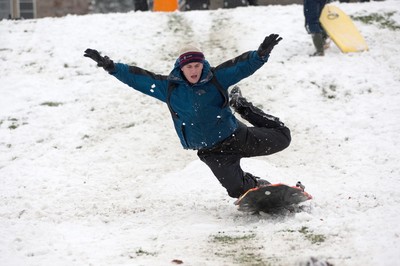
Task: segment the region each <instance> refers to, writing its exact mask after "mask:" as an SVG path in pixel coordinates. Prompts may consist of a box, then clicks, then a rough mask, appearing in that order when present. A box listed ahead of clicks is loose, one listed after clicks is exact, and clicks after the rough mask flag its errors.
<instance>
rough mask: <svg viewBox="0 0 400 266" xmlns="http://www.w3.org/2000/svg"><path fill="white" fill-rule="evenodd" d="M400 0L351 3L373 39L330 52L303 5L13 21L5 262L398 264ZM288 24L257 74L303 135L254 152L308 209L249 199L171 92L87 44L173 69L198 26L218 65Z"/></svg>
mask: <svg viewBox="0 0 400 266" xmlns="http://www.w3.org/2000/svg"><path fill="white" fill-rule="evenodd" d="M399 3H400V2H398V1H395V0H388V1H384V2H369V3H351V4H344V3H342V4H340V3H337V2H336V3H335V4H336V5H338V6H340V7H341V8H342V9H343V10H344V11H345V12H346V13H348V14H349V15H351V16H352V17H353V18H354V21H355V23H356V25H357V26H358V28H359V29H360V31H361V32H362V34H363V35H364V37H365V39H366V41H367V43H368V45H369V47H370V50H369V51H368V52H364V53H353V54H342V53H340V51H339V50H338V49H337V48H336V47H335V45H334V44H333V43H332V44H331V47H330V48H329V49H328V50H327V51H326V56H325V57H310V56H309V54H311V53H312V52H313V46H312V43H311V38H310V36H309V35H307V34H306V31H305V29H304V26H303V25H304V17H303V13H302V12H303V11H302V6H301V5H289V6H263V7H247V8H238V9H231V10H213V11H193V12H176V13H151V12H137V13H134V12H130V13H125V14H122V13H121V14H118V13H115V14H107V15H100V14H97V15H86V16H67V17H63V18H57V19H56V18H46V19H39V20H22V21H9V20H3V21H0V36H1V40H2V41H1V42H0V66H1V72H0V79H1V88H0V91H1V97H0V183H1V185H0V197H1V198H0V199H1V200H0V234H1V236H2V237H1V238H0V264H1V265H5V266H11V265H58V266H61V265H66V266H67V265H68V266H71V265H96V266H99V265H173V264H176V263H179V262H180V261H182V262H183V265H193V266H198V265H199V266H200V265H327V264H326V263H327V262H328V263H330V264H333V265H371V266H373V265H374V266H375V265H388V266H389V265H396V264H398V263H399V260H400V254H399V252H398V250H399V248H400V229H399V226H398V224H399V222H400V214H399V212H398V209H399V206H400V194H399V193H398V192H397V188H398V187H399V186H400V162H399V158H400V152H399V150H400V140H399V132H400V105H399V103H400V91H399V88H400V64H399V62H400V46H399V43H400V30H399V28H400V12H399V10H400V9H399V6H400V4H399ZM270 33H278V34H280V35H281V36H282V37H283V41H282V42H281V43H280V44H279V45H278V46H277V47H276V48H275V49H274V50H273V52H272V55H271V57H270V59H269V62H268V63H267V64H266V65H265V66H264V67H263V68H262V69H261V70H259V71H258V72H256V73H255V74H254V75H253V76H251V77H249V78H247V79H245V80H243V81H241V82H240V84H239V85H240V87H241V88H242V91H243V93H244V94H245V96H246V97H248V99H250V100H251V101H253V102H254V103H256V104H257V106H259V107H261V108H263V109H264V110H265V111H267V112H269V113H271V114H273V115H276V116H278V117H280V118H281V119H282V120H283V121H284V122H285V124H286V125H288V127H289V128H290V129H291V131H292V144H291V146H290V147H289V148H288V149H286V150H285V151H283V152H281V153H278V154H275V155H271V156H268V157H259V158H252V159H247V160H243V161H242V163H243V167H244V168H245V170H248V171H250V172H252V173H254V174H256V175H259V176H261V177H262V178H265V179H267V180H269V181H271V182H274V183H276V182H283V183H287V184H295V183H296V182H297V181H298V180H301V181H302V183H303V184H305V185H306V189H307V191H308V192H310V193H311V194H312V195H313V196H314V199H313V200H312V201H308V202H306V203H304V205H303V206H302V209H303V210H302V211H301V212H297V213H281V214H262V215H261V216H254V215H249V214H245V213H241V212H238V211H237V210H236V207H235V206H234V205H233V202H234V199H231V198H229V197H228V196H227V194H226V192H225V191H224V189H223V188H222V187H221V186H220V185H219V183H218V181H217V180H216V178H215V177H214V176H213V175H212V173H211V172H210V170H209V169H208V168H207V167H206V166H205V165H204V164H203V163H202V162H200V161H199V159H198V158H197V156H196V152H194V151H185V150H183V149H182V148H181V146H180V143H179V140H178V138H177V137H176V135H175V132H174V130H173V125H172V122H171V118H170V115H169V112H168V109H167V107H166V106H165V105H164V104H163V103H161V102H159V101H157V100H155V99H152V98H150V97H147V96H144V95H142V94H140V93H138V92H136V91H134V90H133V89H131V88H129V87H127V86H125V85H124V84H122V83H120V82H118V81H117V80H116V79H115V78H113V77H111V76H109V75H108V74H107V73H105V72H104V71H103V70H102V69H99V68H97V67H96V66H95V64H94V63H93V62H92V61H91V60H89V59H87V58H84V57H83V52H84V50H85V49H86V48H93V49H98V50H99V51H102V53H103V54H106V55H108V56H110V57H111V58H112V59H113V60H115V61H118V62H124V63H128V64H134V65H138V66H140V67H143V68H145V69H148V70H150V71H153V72H156V73H160V74H167V73H169V71H170V70H171V69H172V67H173V64H174V61H175V59H176V57H177V53H178V47H179V46H180V45H182V44H184V43H185V42H188V41H190V40H194V41H196V42H198V43H199V44H200V45H201V46H202V47H203V50H204V53H205V55H206V58H207V59H208V60H209V61H210V63H211V64H212V65H217V64H219V63H222V62H224V61H226V60H228V59H230V58H232V57H234V56H236V55H239V54H240V53H243V52H245V51H248V50H254V49H257V47H258V45H259V44H260V42H261V41H262V40H263V39H264V37H265V36H266V35H268V34H270ZM311 257H313V258H315V260H316V261H319V264H318V262H315V263H312V262H311V259H310V258H311ZM174 260H175V262H174ZM307 263H308V264H307ZM324 263H325V264H324Z"/></svg>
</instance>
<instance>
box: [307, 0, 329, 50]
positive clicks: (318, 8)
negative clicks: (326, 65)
mask: <svg viewBox="0 0 400 266" xmlns="http://www.w3.org/2000/svg"><path fill="white" fill-rule="evenodd" d="M325 3H326V0H304V17H305V25H306V30H307V32H308V33H309V34H311V37H312V41H313V44H314V47H315V49H316V52H315V53H314V54H312V55H314V56H323V55H324V44H325V39H324V30H323V28H322V26H321V23H320V22H319V17H320V16H321V12H322V9H323V7H324V6H325Z"/></svg>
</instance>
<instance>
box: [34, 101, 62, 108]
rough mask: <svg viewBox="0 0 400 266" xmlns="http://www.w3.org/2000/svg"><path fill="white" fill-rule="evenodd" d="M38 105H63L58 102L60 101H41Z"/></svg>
mask: <svg viewBox="0 0 400 266" xmlns="http://www.w3.org/2000/svg"><path fill="white" fill-rule="evenodd" d="M40 105H42V106H50V107H57V106H60V105H63V103H60V102H43V103H41V104H40Z"/></svg>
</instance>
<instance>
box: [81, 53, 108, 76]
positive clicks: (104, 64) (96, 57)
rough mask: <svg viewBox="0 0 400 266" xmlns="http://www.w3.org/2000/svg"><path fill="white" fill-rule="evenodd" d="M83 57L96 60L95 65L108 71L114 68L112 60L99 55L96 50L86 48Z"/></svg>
mask: <svg viewBox="0 0 400 266" xmlns="http://www.w3.org/2000/svg"><path fill="white" fill-rule="evenodd" d="M83 56H85V57H89V58H90V59H93V60H94V61H96V62H97V66H99V67H102V68H104V69H105V70H106V71H108V72H113V71H114V70H115V66H114V62H113V61H112V60H111V59H110V58H109V57H108V56H101V55H100V53H99V52H98V51H97V50H93V49H86V51H85V54H84V55H83Z"/></svg>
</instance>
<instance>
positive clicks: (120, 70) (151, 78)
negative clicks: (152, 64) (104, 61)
mask: <svg viewBox="0 0 400 266" xmlns="http://www.w3.org/2000/svg"><path fill="white" fill-rule="evenodd" d="M110 74H111V75H113V76H114V77H116V78H117V79H118V80H120V81H121V82H123V83H125V84H127V85H128V86H129V87H132V88H133V89H135V90H137V91H140V92H142V93H144V94H146V95H149V96H151V97H154V98H156V99H158V100H160V101H163V102H165V101H166V98H167V90H168V80H167V76H164V75H157V74H154V73H153V72H150V71H147V70H145V69H142V68H140V67H136V66H128V65H126V64H121V63H116V64H115V71H114V72H112V73H110Z"/></svg>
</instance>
